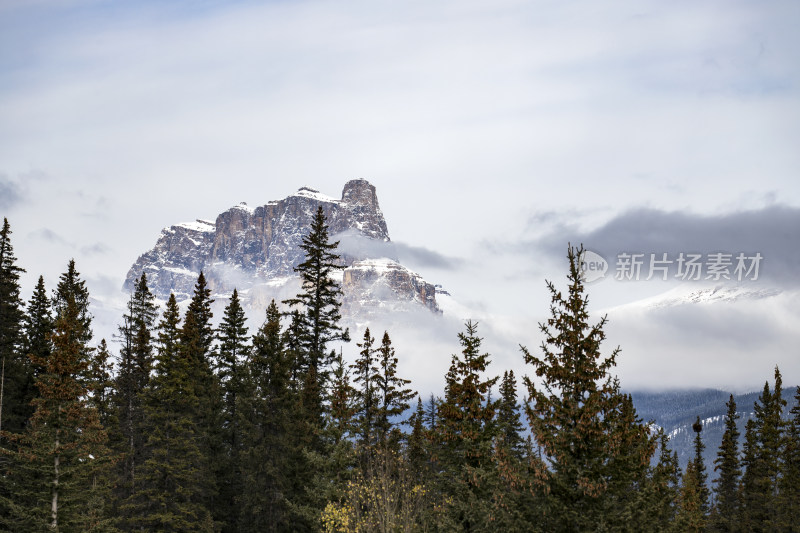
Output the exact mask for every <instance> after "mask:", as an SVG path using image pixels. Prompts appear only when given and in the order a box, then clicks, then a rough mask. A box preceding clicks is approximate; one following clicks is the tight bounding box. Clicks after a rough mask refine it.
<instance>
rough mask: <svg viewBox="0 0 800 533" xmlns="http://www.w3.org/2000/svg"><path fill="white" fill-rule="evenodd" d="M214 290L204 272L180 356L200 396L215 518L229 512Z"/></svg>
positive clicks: (198, 413) (198, 416)
mask: <svg viewBox="0 0 800 533" xmlns="http://www.w3.org/2000/svg"><path fill="white" fill-rule="evenodd" d="M213 302H214V300H213V299H211V289H210V288H209V287H208V285H207V283H206V278H205V276H204V274H203V273H202V272H200V275H199V276H198V278H197V283H196V284H195V287H194V293H193V295H192V299H191V301H190V302H189V307H188V309H187V310H186V316H185V317H184V320H183V327H182V328H181V330H180V343H179V351H180V357H181V358H182V359H183V360H185V361H187V363H188V365H189V375H188V379H189V380H190V381H191V385H189V387H190V388H191V389H192V390H193V391H194V393H195V394H196V397H197V408H196V409H195V411H194V413H195V423H196V424H197V427H198V428H200V434H201V435H202V441H201V443H200V445H201V446H200V453H201V457H202V460H203V465H202V467H200V468H201V470H202V469H208V470H209V471H210V472H211V474H210V475H209V476H208V477H207V478H206V484H205V487H204V490H203V493H204V495H205V498H206V500H205V505H206V506H207V508H208V509H209V510H210V511H211V513H212V515H213V516H214V519H215V520H216V519H217V517H218V516H224V515H226V514H227V511H228V510H227V509H224V508H223V507H222V506H221V502H220V499H219V498H218V494H217V490H218V487H217V480H218V479H220V478H221V477H223V475H224V473H223V469H224V464H225V462H224V457H225V447H224V444H223V435H222V431H221V428H222V420H223V418H222V395H221V391H220V386H219V380H218V379H217V377H216V375H215V374H214V372H213V371H212V361H213V359H214V357H215V356H214V340H215V337H216V334H215V333H216V332H215V330H214V327H213V325H212V318H213V313H212V312H211V304H212V303H213Z"/></svg>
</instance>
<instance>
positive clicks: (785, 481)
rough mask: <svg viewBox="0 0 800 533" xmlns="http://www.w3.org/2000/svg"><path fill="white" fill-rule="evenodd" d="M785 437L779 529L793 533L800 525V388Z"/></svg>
mask: <svg viewBox="0 0 800 533" xmlns="http://www.w3.org/2000/svg"><path fill="white" fill-rule="evenodd" d="M794 398H795V405H794V407H792V409H791V411H790V414H791V418H790V419H789V420H788V422H787V426H786V433H785V436H784V447H783V465H782V468H781V478H780V482H779V496H778V505H777V507H778V509H779V513H778V524H777V526H778V528H779V529H780V530H781V531H792V528H794V529H797V528H798V525H800V387H797V390H796V391H795V395H794Z"/></svg>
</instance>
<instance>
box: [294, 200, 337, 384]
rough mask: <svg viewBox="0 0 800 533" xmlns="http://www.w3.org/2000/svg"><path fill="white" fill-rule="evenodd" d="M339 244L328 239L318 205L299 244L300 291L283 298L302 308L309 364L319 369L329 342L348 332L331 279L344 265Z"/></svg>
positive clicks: (335, 287) (297, 269)
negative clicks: (338, 250)
mask: <svg viewBox="0 0 800 533" xmlns="http://www.w3.org/2000/svg"><path fill="white" fill-rule="evenodd" d="M338 246H339V242H338V241H336V242H330V239H329V236H328V226H327V224H326V221H325V214H324V212H323V210H322V206H319V208H318V209H317V213H316V215H315V216H314V220H313V221H312V222H311V230H310V233H309V234H308V235H306V236H305V237H304V238H303V242H302V244H301V245H300V248H301V249H302V250H303V251H304V252H305V260H304V261H303V262H302V263H300V264H299V265H298V266H297V267H295V272H297V273H298V274H299V275H300V282H301V284H302V292H301V293H299V294H298V295H297V296H295V297H294V298H291V299H289V300H285V301H284V303H286V304H288V305H289V306H292V307H294V306H301V307H302V310H303V313H304V314H303V315H302V316H303V320H304V322H303V325H304V327H305V330H306V335H305V338H304V339H303V340H304V348H305V349H306V351H307V352H308V355H309V358H310V362H311V364H312V365H314V366H316V367H317V368H318V370H319V366H320V363H324V362H325V358H326V355H327V354H326V347H327V345H328V343H330V342H332V341H336V340H344V341H349V340H350V336H349V333H348V331H347V330H342V328H341V327H340V325H339V320H340V319H341V314H340V312H339V309H340V308H341V305H342V304H341V296H342V291H341V288H340V287H339V284H338V283H337V282H336V281H335V280H334V279H333V272H334V271H336V270H341V269H342V268H344V267H343V266H342V265H341V264H340V262H339V259H340V257H339V256H338V255H337V254H336V252H335V250H336V248H337V247H338Z"/></svg>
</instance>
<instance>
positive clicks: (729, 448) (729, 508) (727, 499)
mask: <svg viewBox="0 0 800 533" xmlns="http://www.w3.org/2000/svg"><path fill="white" fill-rule="evenodd" d="M726 407H727V408H728V410H727V413H726V415H725V433H723V434H722V444H720V447H719V450H718V451H717V458H716V459H715V460H714V471H715V472H719V477H718V478H716V479H715V480H714V484H715V486H714V495H715V498H714V500H715V502H714V508H713V510H712V513H711V516H710V518H709V529H710V530H711V531H720V532H723V531H736V530H737V526H738V521H737V517H738V513H739V506H738V499H739V498H738V496H739V494H738V493H739V478H740V476H741V475H742V470H741V468H740V467H739V429H738V428H737V427H736V420H737V419H738V418H739V415H738V414H737V413H736V401H735V400H734V399H733V394H731V395H730V398H729V399H728V403H727V404H726Z"/></svg>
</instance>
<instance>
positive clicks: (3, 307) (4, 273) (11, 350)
mask: <svg viewBox="0 0 800 533" xmlns="http://www.w3.org/2000/svg"><path fill="white" fill-rule="evenodd" d="M11 233H12V231H11V227H10V225H9V223H8V219H6V218H4V219H3V227H2V229H0V370H1V371H2V372H0V373H2V387H3V396H2V398H0V429H4V430H7V431H11V432H13V433H20V432H21V431H22V430H23V428H24V427H25V424H26V422H27V421H28V419H29V418H30V416H31V415H32V414H33V410H32V409H31V405H30V402H31V400H32V399H33V397H34V396H35V393H36V391H35V387H34V385H33V383H34V371H33V367H32V364H31V362H30V360H29V359H28V357H27V354H26V353H25V352H24V350H23V349H24V344H25V343H24V339H25V336H24V329H23V323H24V313H23V309H22V305H23V304H22V299H21V298H20V288H19V276H20V274H21V273H23V272H25V270H24V269H22V268H20V267H19V266H17V264H16V263H17V258H16V257H15V256H14V247H13V246H12V244H11ZM0 444H2V440H0ZM0 492H2V489H0Z"/></svg>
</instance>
